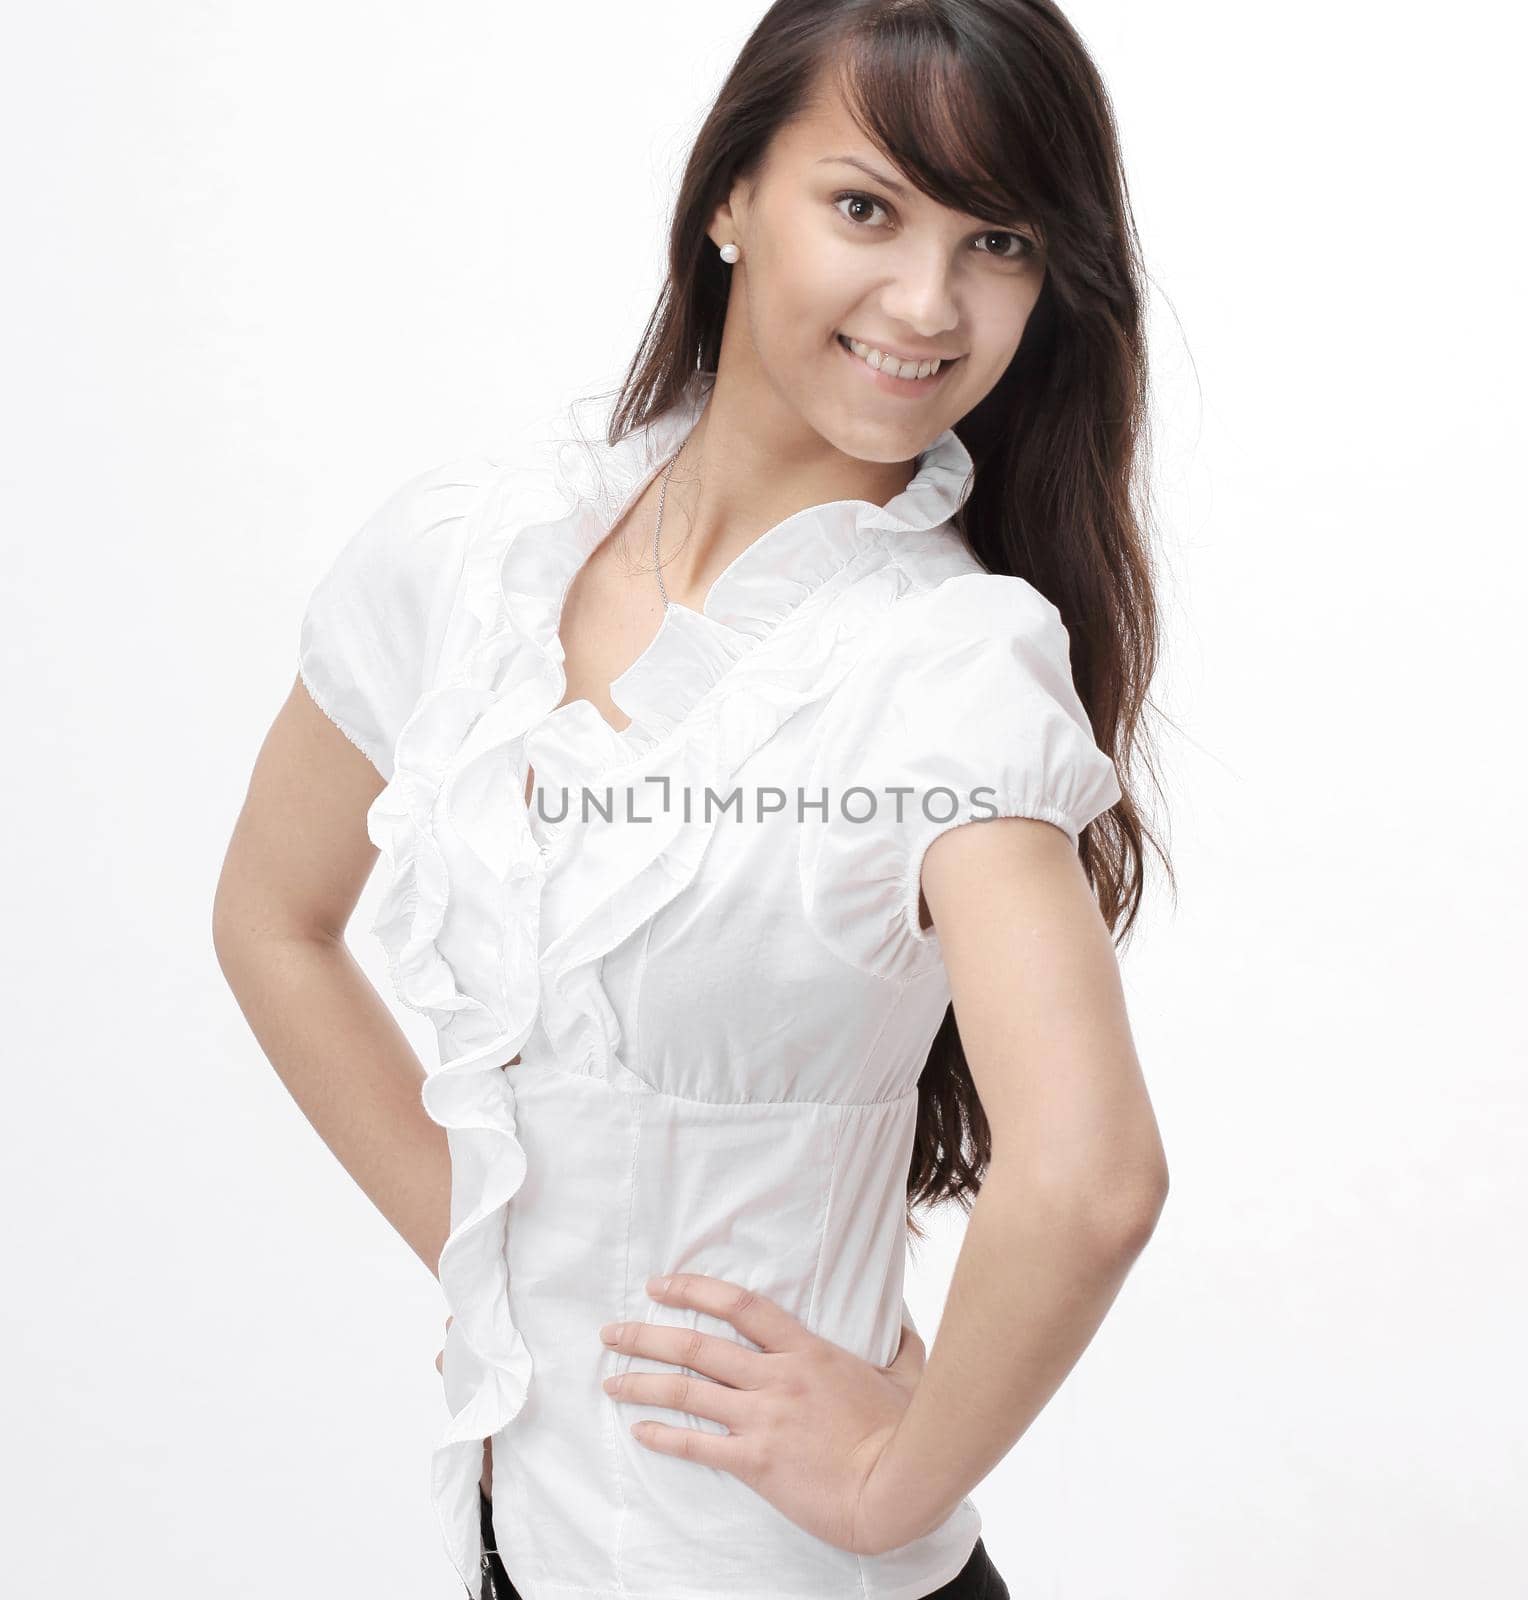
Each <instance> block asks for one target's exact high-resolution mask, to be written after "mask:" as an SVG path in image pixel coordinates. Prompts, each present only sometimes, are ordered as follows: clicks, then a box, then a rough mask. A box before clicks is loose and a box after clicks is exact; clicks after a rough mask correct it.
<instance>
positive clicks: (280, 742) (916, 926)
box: [217, 0, 1166, 1600]
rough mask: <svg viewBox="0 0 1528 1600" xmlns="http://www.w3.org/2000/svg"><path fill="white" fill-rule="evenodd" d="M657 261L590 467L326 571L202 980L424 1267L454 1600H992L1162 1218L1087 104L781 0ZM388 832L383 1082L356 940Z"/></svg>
mask: <svg viewBox="0 0 1528 1600" xmlns="http://www.w3.org/2000/svg"><path fill="white" fill-rule="evenodd" d="M669 267H670V277H669V282H668V284H667V286H666V289H665V292H664V295H663V298H662V301H661V304H660V305H659V306H658V308H657V310H656V312H655V315H654V317H653V319H652V321H651V323H650V324H649V327H648V330H647V334H646V337H645V340H644V343H643V346H642V348H641V350H640V351H639V352H638V353H637V355H636V357H635V358H634V360H633V363H632V365H631V367H630V369H629V370H628V373H627V377H626V382H625V385H624V387H623V389H622V391H621V393H620V395H619V398H618V403H617V405H616V406H615V407H614V409H613V412H612V414H611V415H610V416H609V418H608V419H606V420H607V424H608V426H607V427H606V428H605V431H604V433H603V436H602V437H601V438H599V439H598V441H597V442H595V443H592V444H590V443H588V441H587V440H584V441H583V442H579V441H578V440H577V439H574V440H571V441H569V442H567V443H565V444H564V445H563V446H562V447H561V448H560V449H556V450H555V451H554V453H553V454H552V456H551V457H550V459H548V460H541V461H537V460H535V459H520V458H516V459H513V460H506V461H490V460H481V459H477V458H471V459H465V460H459V461H454V462H451V463H449V464H448V465H446V466H444V467H441V468H438V469H434V470H432V471H429V472H426V473H423V474H421V475H418V476H416V477H414V478H412V479H410V480H409V481H408V482H407V483H406V484H404V485H403V486H402V487H401V488H400V489H398V490H397V491H396V492H395V493H394V494H393V495H392V496H391V497H390V498H389V500H388V501H387V503H386V504H385V505H384V506H383V507H382V508H381V509H380V510H379V511H378V512H377V513H376V514H375V515H374V516H373V517H372V518H371V519H370V520H369V521H368V522H367V523H366V524H365V526H363V527H362V528H361V529H360V531H359V532H358V533H356V534H355V535H354V536H353V537H352V539H351V540H350V541H349V543H348V544H347V545H346V546H345V547H344V549H343V550H342V551H341V553H340V554H339V556H338V559H337V560H336V561H335V562H334V564H333V566H332V568H331V569H330V571H329V572H328V574H327V575H326V577H325V578H324V580H323V582H322V583H321V584H320V586H319V587H318V589H317V591H316V592H315V594H314V595H313V599H312V602H311V604H310V606H309V608H308V612H307V615H306V617H305V620H304V625H303V633H302V641H301V655H300V666H301V671H300V674H299V681H298V683H297V684H295V685H294V687H293V691H292V694H291V697H290V699H289V701H288V703H287V704H286V706H285V707H284V708H283V710H282V712H281V714H280V716H279V717H278V719H277V721H276V724H275V726H274V727H273V728H272V730H271V733H270V735H269V737H268V739H267V741H266V745H265V748H264V749H263V750H262V752H261V756H260V759H259V763H258V765H257V768H256V771H255V774H254V778H253V781H252V785H251V791H250V795H249V798H248V802H247V804H246V806H245V808H244V812H243V814H242V816H241V818H240V820H239V824H238V829H237V832H236V835H235V838H234V841H233V845H232V847H231V850H230V853H229V860H228V863H227V866H226V868H225V872H224V876H223V881H222V884H221V885H220V895H219V906H218V913H217V929H218V947H219V953H220V956H221V958H222V960H223V964H224V967H225V970H226V971H227V972H228V974H229V977H230V981H231V982H232V983H233V984H234V986H235V988H236V990H237V992H238V996H239V1000H240V1003H241V1004H242V1005H243V1006H244V1009H245V1012H246V1014H247V1015H248V1016H249V1017H250V1020H251V1023H252V1026H253V1027H254V1029H255V1031H256V1033H257V1035H258V1037H259V1039H260V1042H261V1044H262V1046H263V1047H264V1048H265V1049H266V1050H267V1052H268V1053H269V1055H270V1057H271V1059H272V1061H273V1062H274V1063H275V1064H276V1066H277V1068H278V1070H279V1071H280V1072H281V1073H282V1075H283V1078H284V1079H285V1081H286V1082H287V1083H288V1084H289V1085H290V1087H291V1089H292V1091H293V1093H294V1095H295V1096H296V1097H297V1099H298V1100H299V1102H300V1104H301V1106H302V1109H303V1110H304V1112H305V1113H306V1114H307V1115H308V1116H309V1117H310V1119H311V1120H312V1121H313V1123H314V1125H315V1126H316V1127H317V1128H318V1130H319V1131H320V1133H321V1134H322V1135H323V1136H324V1138H325V1139H326V1140H327V1141H328V1143H329V1144H330V1146H331V1147H332V1148H333V1150H334V1151H335V1153H336V1155H337V1156H338V1157H339V1158H340V1159H341V1160H342V1161H343V1162H344V1163H345V1165H346V1167H347V1169H348V1170H349V1171H350V1172H351V1173H353V1174H354V1176H355V1177H356V1179H357V1181H358V1182H359V1183H361V1184H362V1186H363V1187H364V1188H365V1189H366V1191H367V1193H368V1194H370V1195H371V1196H372V1197H373V1198H374V1200H375V1201H376V1203H377V1205H378V1206H379V1207H380V1208H381V1210H382V1211H383V1212H384V1214H385V1215H386V1216H387V1217H388V1218H389V1220H390V1221H391V1222H392V1223H393V1224H394V1226H395V1227H396V1228H397V1229H398V1231H399V1232H400V1233H401V1234H402V1235H403V1237H404V1238H405V1239H406V1240H408V1242H409V1243H410V1245H411V1246H412V1247H413V1248H414V1249H415V1251H416V1252H417V1253H418V1254H419V1256H420V1257H421V1259H422V1260H424V1261H425V1263H426V1264H427V1265H429V1266H430V1267H431V1268H432V1270H435V1271H438V1275H439V1279H440V1283H441V1286H442V1289H443V1291H444V1296H445V1300H446V1303H447V1308H448V1310H449V1313H450V1316H449V1318H448V1321H447V1328H446V1341H445V1348H444V1350H443V1352H442V1354H441V1357H440V1359H439V1362H438V1364H439V1365H440V1367H441V1370H442V1374H443V1378H444V1387H445V1393H446V1399H447V1402H448V1405H449V1408H450V1411H451V1422H450V1425H449V1427H448V1428H447V1430H446V1433H445V1436H444V1438H443V1439H442V1441H441V1443H440V1445H439V1447H438V1449H437V1450H436V1452H435V1457H434V1466H433V1480H432V1492H433V1496H434V1501H435V1505H436V1507H437V1510H438V1513H439V1517H440V1522H441V1527H442V1530H443V1533H444V1536H445V1541H446V1547H447V1551H448V1553H449V1555H450V1557H451V1559H452V1562H453V1564H454V1566H455V1568H456V1570H457V1572H458V1574H459V1576H460V1578H461V1581H462V1582H463V1584H464V1585H465V1586H466V1587H467V1590H468V1593H469V1594H481V1595H484V1596H487V1595H499V1596H503V1595H520V1596H524V1597H525V1600H554V1597H556V1596H560V1595H564V1594H567V1593H574V1594H578V1595H581V1596H587V1597H591V1600H617V1597H625V1600H718V1597H720V1596H728V1597H733V1600H737V1597H742V1596H754V1597H764V1596H768V1597H769V1600H850V1597H856V1600H922V1597H928V1596H934V1595H938V1596H942V1597H957V1596H961V1597H965V1596H970V1597H975V1596H989V1597H992V1600H998V1597H1001V1596H1004V1595H1006V1593H1007V1590H1006V1588H1005V1587H1004V1584H1003V1581H1002V1579H1001V1578H1000V1577H999V1576H998V1575H997V1573H996V1572H995V1571H994V1569H993V1567H992V1565H991V1563H990V1561H989V1560H988V1557H987V1554H986V1550H985V1547H984V1545H983V1543H982V1540H981V1539H980V1537H979V1533H980V1528H981V1522H980V1519H979V1517H978V1515H977V1512H976V1509H975V1507H974V1506H973V1504H972V1502H971V1500H970V1499H969V1498H968V1495H969V1493H970V1491H971V1490H972V1489H973V1488H974V1487H975V1486H976V1485H977V1484H978V1483H979V1482H980V1481H981V1480H982V1478H983V1477H984V1476H985V1475H986V1474H987V1473H988V1472H989V1471H990V1470H991V1468H992V1467H993V1466H994V1465H995V1464H996V1463H997V1462H998V1461H999V1460H1000V1459H1001V1458H1002V1456H1003V1455H1004V1454H1005V1452H1006V1451H1007V1450H1009V1449H1010V1448H1011V1447H1012V1445H1013V1444H1014V1442H1015V1441H1016V1440H1017V1439H1018V1438H1019V1436H1020V1435H1021V1434H1022V1433H1023V1432H1024V1430H1025V1429H1026V1428H1027V1427H1028V1425H1029V1423H1030V1422H1031V1421H1032V1420H1033V1418H1034V1417H1035V1416H1036V1414H1037V1413H1038V1412H1039V1411H1040V1410H1041V1409H1042V1407H1043V1406H1044V1405H1045V1403H1046V1401H1047V1400H1048V1399H1049V1397H1050V1396H1051V1395H1052V1394H1053V1393H1054V1391H1055V1390H1056V1388H1057V1386H1058V1385H1059V1384H1060V1383H1061V1381H1062V1380H1063V1378H1064V1377H1065V1375H1066V1374H1067V1372H1068V1371H1069V1370H1070V1369H1071V1367H1072V1365H1073V1364H1074V1363H1075V1361H1076V1360H1077V1358H1078V1356H1079V1355H1080V1353H1081V1352H1082V1350H1083V1349H1084V1348H1085V1347H1086V1345H1087V1343H1088V1341H1089V1340H1090V1339H1091V1337H1092V1335H1093V1333H1094V1332H1095V1331H1096V1329H1097V1327H1098V1324H1099V1323H1100V1321H1101V1320H1102V1318H1103V1316H1104V1315H1105V1313H1106V1311H1107V1309H1108V1307H1109V1305H1110V1303H1111V1302H1112V1300H1113V1298H1114V1296H1115V1294H1116V1293H1117V1291H1118V1289H1119V1287H1120V1285H1121V1283H1122V1281H1123V1279H1124V1277H1125V1274H1126V1273H1127V1272H1128V1270H1129V1267H1130V1265H1131V1263H1132V1262H1133V1260H1134V1259H1135V1257H1136V1256H1137V1255H1138V1253H1139V1252H1140V1250H1141V1248H1142V1247H1143V1244H1144V1242H1145V1240H1146V1239H1147V1238H1148V1237H1149V1235H1150V1233H1151V1231H1152V1229H1153V1227H1154V1225H1155V1221H1156V1218H1157V1215H1158V1213H1159V1210H1160V1208H1161V1205H1162V1203H1163V1198H1164V1194H1165V1190H1166V1168H1165V1161H1164V1157H1163V1153H1162V1147H1161V1143H1160V1139H1159V1136H1158V1132H1157V1128H1156V1124H1155V1121H1154V1118H1153V1116H1152V1112H1151V1108H1150V1103H1149V1099H1148V1096H1147V1093H1146V1090H1145V1087H1144V1085H1143V1082H1142V1077H1141V1073H1140V1069H1139V1065H1138V1062H1137V1060H1136V1057H1135V1053H1134V1050H1133V1048H1132V1044H1131V1039H1130V1031H1129V1027H1128V1024H1127V1020H1126V1016H1125V1011H1124V1006H1123V1002H1122V996H1121V986H1120V982H1119V975H1118V969H1117V965H1116V961H1115V951H1114V942H1113V938H1112V937H1111V934H1113V935H1114V936H1118V935H1120V934H1122V933H1124V932H1127V931H1128V929H1129V926H1130V924H1131V922H1132V921H1133V918H1134V915H1135V912H1136V909H1137V906H1138V903H1139V900H1140V894H1141V876H1142V854H1143V850H1142V845H1143V840H1144V839H1145V837H1146V834H1145V831H1144V829H1143V826H1142V824H1141V821H1140V819H1139V817H1138V815H1137V812H1136V810H1135V808H1134V806H1133V804H1132V802H1131V799H1130V797H1129V795H1128V794H1127V793H1126V791H1125V789H1124V786H1123V784H1122V782H1121V781H1120V776H1119V775H1120V774H1121V773H1122V772H1123V771H1124V770H1125V766H1126V761H1125V757H1126V755H1127V754H1128V751H1129V747H1130V745H1131V743H1132V741H1133V740H1134V738H1135V726H1136V721H1137V716H1138V713H1139V711H1140V708H1141V706H1142V703H1143V700H1144V696H1145V689H1146V685H1147V683H1148V682H1149V679H1150V676H1151V670H1152V663H1153V654H1154V638H1155V635H1154V616H1153V604H1152V597H1151V589H1150V582H1149V571H1148V566H1149V563H1148V561H1147V557H1146V552H1145V548H1144V544H1143V539H1142V535H1141V530H1140V526H1139V521H1138V519H1137V516H1136V513H1135V508H1134V496H1133V487H1132V486H1133V478H1134V470H1135V467H1136V464H1137V455H1138V452H1137V448H1136V447H1137V442H1138V439H1139V437H1140V435H1141V425H1142V420H1143V417H1142V407H1143V396H1144V366H1145V363H1144V351H1143V343H1142V329H1141V321H1142V316H1141V305H1140V299H1139V282H1140V278H1139V271H1138V265H1137V257H1136V253H1135V245H1134V236H1133V227H1132V225H1131V222H1130V218H1129V209H1128V204H1127V200H1126V191H1125V185H1124V181H1123V178H1122V175H1121V172H1120V167H1119V159H1118V152H1117V148H1116V143H1115V139H1114V135H1113V132H1112V125H1111V120H1110V114H1109V110H1108V105H1107V101H1106V98H1105V95H1104V92H1103V89H1102V87H1101V85H1100V82H1099V79H1098V76H1097V74H1096V72H1095V70H1094V68H1093V66H1092V65H1091V63H1090V62H1089V59H1088V57H1087V55H1086V53H1085V51H1084V50H1083V47H1082V45H1081V44H1080V42H1079V41H1078V39H1077V37H1076V35H1075V34H1074V32H1073V31H1072V29H1071V28H1070V27H1069V25H1068V24H1067V22H1066V21H1065V20H1064V19H1063V17H1062V16H1061V15H1060V13H1059V12H1058V11H1057V10H1056V9H1055V8H1054V6H1052V5H1051V4H1049V3H1047V0H984V3H983V4H980V5H974V4H971V3H969V0H919V3H917V4H906V3H902V4H898V3H882V0H782V3H780V4H778V5H776V6H774V7H773V8H772V9H771V10H770V11H769V13H768V14H767V16H766V17H765V18H764V19H763V21H762V22H761V23H760V25H759V27H758V29H757V30H756V32H755V33H754V35H753V36H752V38H750V40H749V41H748V43H747V45H746V46H745V47H744V49H743V51H742V53H741V55H740V57H739V59H738V61H737V63H736V65H735V67H734V68H733V71H732V73H731V74H730V76H729V77H728V79H727V82H726V84H725V86H724V87H723V89H722V91H721V94H720V96H719V98H718V100H717V102H716V105H715V107H714V109H713V110H712V112H711V114H710V117H709V119H708V120H707V122H706V123H705V126H704V128H703V129H702V131H701V133H700V136H699V139H698V141H697V143H696V146H695V149H694V151H693V154H692V156H691V159H690V162H689V165H688V168H687V171H686V173H685V177H684V182H683V185H682V189H681V192H680V195H679V198H678V204H677V207H676V212H675V216H674V220H673V228H672V234H671V242H670V261H669ZM976 823H983V824H985V825H982V826H977V825H975V824H976ZM378 850H380V852H381V855H382V857H383V858H385V862H386V874H387V878H386V889H385V893H384V896H383V899H382V902H381V907H380V911H379V913H378V917H377V921H376V923H375V931H376V933H377V934H378V936H379V937H380V939H381V941H382V944H383V946H384V948H385V950H386V952H387V956H388V959H389V963H390V968H391V976H392V980H393V984H394V987H395V989H396V992H397V994H398V996H399V998H400V999H401V1000H402V1001H404V1002H405V1003H406V1004H408V1005H410V1006H412V1007H415V1008H417V1009H418V1010H420V1011H422V1012H423V1013H425V1014H426V1015H428V1016H429V1017H430V1018H431V1019H432V1021H433V1022H434V1023H435V1024H436V1026H437V1028H438V1032H439V1039H440V1048H441V1064H440V1066H439V1067H438V1068H437V1069H436V1070H434V1071H432V1072H430V1073H429V1074H428V1076H426V1077H425V1078H424V1079H423V1082H422V1085H421V1078H420V1069H419V1067H418V1064H417V1062H416V1061H415V1059H414V1057H413V1054H412V1052H411V1051H410V1050H409V1048H408V1045H407V1043H406V1041H405V1039H404V1036H403V1035H402V1033H401V1030H399V1029H398V1027H397V1025H396V1023H395V1021H394V1020H393V1018H392V1016H391V1014H390V1012H389V1011H388V1010H387V1008H386V1006H385V1005H384V1004H383V1002H382V1001H381V1000H380V998H379V997H378V996H377V995H376V993H375V991H373V990H372V989H371V988H370V987H369V986H368V985H367V984H366V982H365V980H364V979H363V978H362V976H361V975H360V973H359V970H358V969H357V968H356V966H355V964H354V962H353V961H352V960H351V958H350V957H349V955H348V953H347V952H346V950H345V946H344V943H343V930H344V927H345V925H346V922H347V919H348V917H349V915H350V912H351V910H352V909H353V907H354V905H355V903H356V899H357V897H358V895H359V893H360V890H361V887H362V885H363V883H364V881H365V879H366V877H367V875H368V872H369V871H370V869H371V867H372V864H373V861H374V859H375V854H376V851H378ZM256 929H258V930H261V931H259V932H255V931H252V930H256ZM957 1021H958V1030H957V1026H956V1023H957ZM441 1129H444V1130H445V1132H444V1135H442V1134H441V1131H440V1130H441ZM978 1191H979V1199H976V1197H977V1195H978ZM948 1200H954V1201H957V1202H958V1203H960V1204H961V1205H962V1206H963V1207H965V1208H966V1209H968V1210H969V1211H970V1216H969V1219H968V1222H967V1226H966V1232H965V1237H964V1241H963V1245H962V1248H961V1252H960V1256H959V1259H958V1262H957V1266H956V1271H955V1275H954V1279H953V1283H952V1287H951V1293H950V1297H949V1301H948V1304H947V1307H946V1310H945V1313H944V1316H943V1319H942V1321H941V1324H940V1329H939V1336H938V1339H937V1341H936V1343H935V1345H934V1348H933V1349H932V1351H930V1352H928V1353H927V1356H926V1359H925V1347H924V1344H923V1342H922V1340H921V1339H920V1338H919V1336H918V1334H917V1332H916V1331H915V1329H914V1328H913V1326H912V1320H911V1318H910V1316H909V1314H908V1312H907V1308H906V1305H905V1302H904V1301H903V1298H902V1274H903V1264H904V1256H905V1246H906V1243H907V1235H908V1230H909V1228H911V1230H912V1232H913V1234H914V1235H917V1234H918V1232H919V1229H918V1227H917V1224H916V1222H915V1220H914V1218H913V1207H915V1206H927V1205H931V1204H933V1203H935V1202H938V1201H948ZM973 1200H975V1204H974V1205H973V1204H972V1202H973ZM495 1547H496V1548H495Z"/></svg>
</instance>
